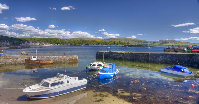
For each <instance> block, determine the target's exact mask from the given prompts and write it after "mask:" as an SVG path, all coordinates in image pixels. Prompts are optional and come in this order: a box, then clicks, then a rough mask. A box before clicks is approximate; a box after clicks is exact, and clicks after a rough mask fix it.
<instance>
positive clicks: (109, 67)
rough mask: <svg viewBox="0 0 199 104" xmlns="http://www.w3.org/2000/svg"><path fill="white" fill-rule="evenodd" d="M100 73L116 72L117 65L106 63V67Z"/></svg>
mask: <svg viewBox="0 0 199 104" xmlns="http://www.w3.org/2000/svg"><path fill="white" fill-rule="evenodd" d="M100 72H101V73H113V72H115V64H112V63H104V67H103V69H102V70H101V71H100Z"/></svg>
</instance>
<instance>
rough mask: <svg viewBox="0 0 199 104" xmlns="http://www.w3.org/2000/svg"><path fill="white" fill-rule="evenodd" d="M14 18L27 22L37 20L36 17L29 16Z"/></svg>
mask: <svg viewBox="0 0 199 104" xmlns="http://www.w3.org/2000/svg"><path fill="white" fill-rule="evenodd" d="M15 19H16V20H17V21H19V22H28V21H34V20H37V19H36V18H31V17H15Z"/></svg>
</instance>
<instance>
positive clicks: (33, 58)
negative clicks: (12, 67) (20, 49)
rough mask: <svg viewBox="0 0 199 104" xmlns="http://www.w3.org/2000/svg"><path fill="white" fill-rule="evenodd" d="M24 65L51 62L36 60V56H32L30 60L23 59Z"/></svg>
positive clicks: (50, 62) (51, 62) (48, 61)
mask: <svg viewBox="0 0 199 104" xmlns="http://www.w3.org/2000/svg"><path fill="white" fill-rule="evenodd" d="M25 63H28V64H53V61H51V60H38V59H37V57H36V56H32V58H31V59H25Z"/></svg>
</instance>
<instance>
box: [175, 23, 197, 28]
mask: <svg viewBox="0 0 199 104" xmlns="http://www.w3.org/2000/svg"><path fill="white" fill-rule="evenodd" d="M190 25H195V23H183V24H177V25H172V26H173V27H184V26H190Z"/></svg>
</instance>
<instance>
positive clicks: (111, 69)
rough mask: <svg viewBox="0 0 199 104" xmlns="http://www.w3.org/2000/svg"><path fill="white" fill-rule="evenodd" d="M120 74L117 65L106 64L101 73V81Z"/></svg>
mask: <svg viewBox="0 0 199 104" xmlns="http://www.w3.org/2000/svg"><path fill="white" fill-rule="evenodd" d="M118 72H119V70H118V69H115V64H113V63H104V67H103V68H102V69H101V70H100V71H99V75H100V79H106V78H112V77H113V76H114V75H116V74H117V73H118Z"/></svg>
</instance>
